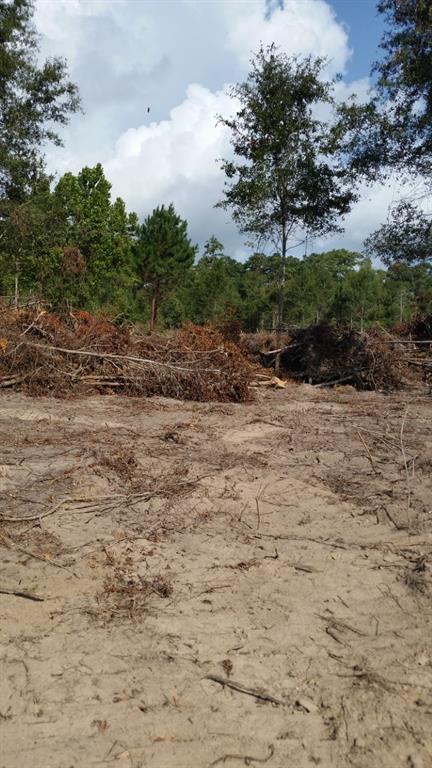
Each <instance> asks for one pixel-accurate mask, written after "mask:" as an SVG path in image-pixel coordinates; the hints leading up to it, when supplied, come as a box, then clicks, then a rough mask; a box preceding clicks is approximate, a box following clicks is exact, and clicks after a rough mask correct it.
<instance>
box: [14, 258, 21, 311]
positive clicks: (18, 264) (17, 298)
mask: <svg viewBox="0 0 432 768" xmlns="http://www.w3.org/2000/svg"><path fill="white" fill-rule="evenodd" d="M19 268H20V263H19V259H15V295H14V307H15V309H18V304H19Z"/></svg>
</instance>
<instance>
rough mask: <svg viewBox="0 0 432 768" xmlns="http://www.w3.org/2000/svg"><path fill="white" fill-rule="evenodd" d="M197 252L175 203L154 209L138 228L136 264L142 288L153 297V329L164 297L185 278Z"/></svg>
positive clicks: (151, 325) (151, 319)
mask: <svg viewBox="0 0 432 768" xmlns="http://www.w3.org/2000/svg"><path fill="white" fill-rule="evenodd" d="M195 254H196V246H194V245H192V243H191V241H190V239H189V238H188V235H187V222H186V221H184V220H183V219H181V218H180V217H179V216H177V214H176V212H175V210H174V206H173V205H172V204H171V205H169V206H168V208H166V207H165V206H164V205H162V206H160V207H158V208H155V210H154V211H153V213H152V214H151V215H150V216H148V217H147V218H146V219H145V221H144V223H143V224H142V225H141V227H140V228H139V232H138V238H137V242H136V245H135V267H136V270H137V273H138V276H139V279H140V281H141V285H142V287H143V288H145V289H147V290H148V291H149V293H150V296H151V305H152V306H151V316H150V330H152V329H153V328H154V326H155V324H156V321H157V313H158V308H159V304H160V301H161V298H163V297H164V296H166V295H167V294H169V292H170V291H171V290H172V288H173V286H174V285H176V284H178V283H179V282H180V281H181V280H184V278H185V275H186V274H187V272H188V270H189V269H190V268H191V266H192V264H193V262H194V258H195Z"/></svg>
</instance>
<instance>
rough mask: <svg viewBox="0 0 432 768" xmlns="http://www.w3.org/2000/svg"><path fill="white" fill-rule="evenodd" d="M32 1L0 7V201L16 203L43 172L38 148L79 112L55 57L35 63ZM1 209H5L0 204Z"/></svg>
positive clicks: (6, 1)
mask: <svg viewBox="0 0 432 768" xmlns="http://www.w3.org/2000/svg"><path fill="white" fill-rule="evenodd" d="M33 13H34V7H33V2H32V1H31V0H2V2H1V3H0V200H3V201H4V200H5V199H6V200H11V201H19V202H21V201H22V199H23V197H25V194H26V193H27V192H28V191H29V189H31V186H32V184H33V183H34V181H35V179H36V178H37V177H38V176H39V174H40V172H41V170H42V168H43V159H42V157H41V148H42V147H43V144H44V143H45V142H47V141H51V142H54V143H55V144H61V140H60V138H59V135H58V134H57V133H56V130H55V126H56V125H64V124H66V123H67V122H68V116H69V114H71V113H73V112H76V111H77V110H78V109H79V104H80V102H79V96H78V89H77V87H76V85H74V84H73V83H71V82H70V81H69V80H68V77H67V66H66V62H65V61H64V60H63V59H60V58H52V59H48V60H47V61H45V62H44V63H42V64H40V63H39V61H38V52H39V38H38V35H37V33H36V30H35V28H34V25H33V22H32V17H33ZM2 208H3V210H5V206H4V205H3V206H2Z"/></svg>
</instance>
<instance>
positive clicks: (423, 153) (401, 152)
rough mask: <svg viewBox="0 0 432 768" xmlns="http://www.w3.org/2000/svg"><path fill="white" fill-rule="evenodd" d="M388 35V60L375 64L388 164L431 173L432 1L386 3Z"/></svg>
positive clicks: (383, 0) (382, 2)
mask: <svg viewBox="0 0 432 768" xmlns="http://www.w3.org/2000/svg"><path fill="white" fill-rule="evenodd" d="M378 11H379V12H380V13H381V14H383V15H384V16H385V19H386V22H387V25H388V29H387V31H386V32H385V34H384V36H383V39H382V41H381V48H382V50H383V51H384V57H383V59H382V60H381V61H379V62H377V63H376V64H375V71H376V72H377V74H378V99H379V100H380V101H381V104H383V103H385V110H386V129H387V131H388V138H387V146H388V153H387V161H390V162H391V164H392V165H397V166H400V164H401V162H403V163H404V164H406V163H409V164H410V170H412V169H413V166H414V167H415V170H416V171H417V172H420V173H422V172H425V171H426V172H427V173H430V171H431V168H432V166H431V159H432V4H431V2H430V0H380V2H379V3H378Z"/></svg>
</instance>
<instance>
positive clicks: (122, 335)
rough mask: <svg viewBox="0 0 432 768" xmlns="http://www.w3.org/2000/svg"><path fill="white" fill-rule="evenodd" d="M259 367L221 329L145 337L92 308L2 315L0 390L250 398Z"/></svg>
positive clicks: (184, 397)
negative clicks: (59, 313)
mask: <svg viewBox="0 0 432 768" xmlns="http://www.w3.org/2000/svg"><path fill="white" fill-rule="evenodd" d="M253 378H254V367H253V365H252V364H251V363H250V362H249V361H248V360H247V359H246V357H245V356H244V355H243V353H242V352H241V351H240V349H239V348H238V347H237V345H236V344H234V343H232V342H229V341H226V340H225V339H224V338H223V336H222V335H221V334H220V333H218V332H217V331H216V330H213V329H209V328H201V327H195V326H188V327H186V328H184V329H183V330H181V331H179V332H178V333H176V334H174V335H172V336H170V337H166V336H146V335H145V334H142V333H139V332H137V331H131V329H129V328H127V327H118V326H116V325H115V324H113V323H112V322H110V321H109V320H107V319H103V318H102V319H101V318H96V317H94V316H93V315H91V314H89V313H88V312H74V313H70V314H69V315H68V316H66V317H58V316H57V315H53V314H50V313H48V312H46V311H44V310H40V311H39V312H38V311H37V310H21V311H15V310H10V309H9V310H3V311H2V312H1V313H0V387H3V388H4V387H12V388H17V389H21V390H23V391H26V392H28V393H29V394H34V395H42V394H53V395H55V396H60V397H62V396H63V397H64V396H68V395H71V394H74V393H90V392H92V391H93V392H94V391H98V392H105V391H114V392H117V393H120V394H127V395H135V396H139V395H147V396H151V395H164V396H167V397H174V398H177V399H182V400H202V401H212V400H215V401H233V402H241V401H246V400H250V399H251V398H252V394H251V389H250V384H251V381H252V379H253Z"/></svg>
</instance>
